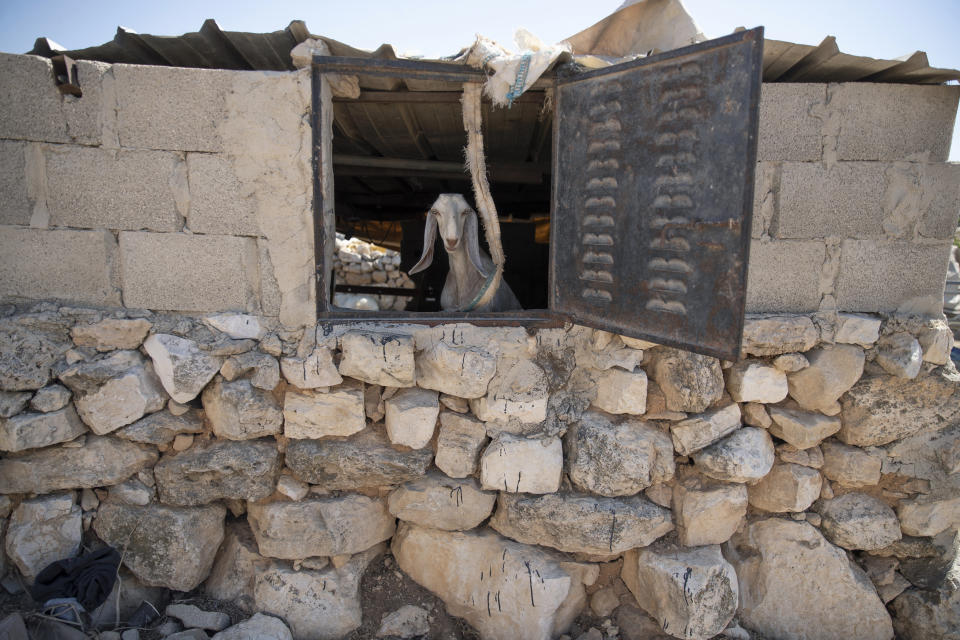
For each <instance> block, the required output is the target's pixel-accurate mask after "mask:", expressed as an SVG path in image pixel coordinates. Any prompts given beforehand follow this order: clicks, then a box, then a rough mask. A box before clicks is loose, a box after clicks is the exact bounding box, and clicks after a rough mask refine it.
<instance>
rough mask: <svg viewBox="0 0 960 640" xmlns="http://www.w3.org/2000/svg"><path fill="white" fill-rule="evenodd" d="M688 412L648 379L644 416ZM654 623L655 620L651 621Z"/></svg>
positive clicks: (658, 417)
mask: <svg viewBox="0 0 960 640" xmlns="http://www.w3.org/2000/svg"><path fill="white" fill-rule="evenodd" d="M686 417H687V414H686V413H685V412H683V411H671V410H669V409H667V397H666V396H665V395H663V391H662V390H661V389H660V385H658V384H657V383H656V382H655V381H653V380H650V379H647V412H646V413H645V414H644V418H646V419H647V420H683V419H684V418H686ZM651 624H653V621H651Z"/></svg>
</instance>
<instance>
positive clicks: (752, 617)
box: [725, 518, 893, 640]
mask: <svg viewBox="0 0 960 640" xmlns="http://www.w3.org/2000/svg"><path fill="white" fill-rule="evenodd" d="M725 549H726V552H727V554H726V557H727V559H728V560H729V561H730V562H731V563H732V564H733V566H734V567H735V568H736V570H737V578H738V579H739V581H740V584H741V585H743V589H741V591H740V608H739V610H738V612H737V613H738V617H739V619H740V623H741V624H742V625H744V626H746V627H747V628H749V629H751V630H753V631H755V632H757V633H759V634H761V635H762V636H764V637H769V638H784V639H793V640H801V639H808V638H810V639H817V640H849V639H858V640H860V639H862V640H879V639H881V638H882V639H884V640H889V639H890V638H892V637H893V628H892V625H891V623H890V616H889V614H888V613H887V611H886V608H885V607H884V606H883V603H882V602H881V601H880V598H879V597H877V593H876V591H875V590H874V588H873V585H872V584H871V583H870V579H869V578H867V576H866V575H865V574H864V573H863V571H862V570H861V569H860V568H859V567H857V566H856V565H854V564H853V563H851V562H850V561H849V560H848V559H847V554H846V553H845V552H844V551H843V550H842V549H839V548H837V547H835V546H833V545H831V544H830V543H829V542H827V541H826V540H825V539H824V538H823V536H822V535H820V533H819V532H818V531H817V530H816V529H815V528H814V527H812V526H811V525H809V524H807V523H806V522H796V521H791V520H785V519H780V518H770V519H766V520H758V521H755V522H752V523H751V524H749V525H748V526H747V528H746V529H745V530H744V531H743V532H742V533H738V534H736V535H735V536H734V537H733V539H731V541H730V542H729V543H728V545H727V546H726V547H725Z"/></svg>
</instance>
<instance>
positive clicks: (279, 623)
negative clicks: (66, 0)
mask: <svg viewBox="0 0 960 640" xmlns="http://www.w3.org/2000/svg"><path fill="white" fill-rule="evenodd" d="M212 640H293V635H292V634H291V633H290V629H289V628H288V627H287V625H285V624H284V623H283V620H281V619H280V618H274V617H273V616H267V615H264V614H262V613H257V614H254V615H253V617H251V618H248V619H246V620H244V621H243V622H241V623H239V624H235V625H233V626H232V627H230V628H228V629H224V630H223V631H221V632H220V633H218V634H216V635H215V636H213V639H212Z"/></svg>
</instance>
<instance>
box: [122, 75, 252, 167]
mask: <svg viewBox="0 0 960 640" xmlns="http://www.w3.org/2000/svg"><path fill="white" fill-rule="evenodd" d="M236 73H241V72H238V71H222V70H218V69H183V68H180V67H146V66H139V65H127V64H115V65H113V76H114V78H115V79H116V91H117V104H118V111H117V130H118V132H119V135H120V146H121V147H128V148H141V149H172V150H177V151H220V149H221V146H222V145H221V141H220V135H219V134H218V132H217V125H218V124H219V123H220V122H222V121H223V119H224V118H225V117H226V109H225V100H226V95H227V92H228V91H229V90H230V85H231V77H232V76H233V75H234V74H236Z"/></svg>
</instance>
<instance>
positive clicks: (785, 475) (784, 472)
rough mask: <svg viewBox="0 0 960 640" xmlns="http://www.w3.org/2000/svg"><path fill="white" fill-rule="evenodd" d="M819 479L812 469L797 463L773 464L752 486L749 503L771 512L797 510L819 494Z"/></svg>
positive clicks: (805, 506) (806, 507)
mask: <svg viewBox="0 0 960 640" xmlns="http://www.w3.org/2000/svg"><path fill="white" fill-rule="evenodd" d="M822 486H823V478H821V477H820V474H819V473H818V472H817V470H816V469H811V468H809V467H804V466H801V465H799V464H791V463H786V464H775V465H773V468H772V469H770V473H768V474H767V475H765V476H764V477H763V478H762V479H761V480H760V481H759V482H757V483H756V484H754V485H752V486H751V487H750V488H749V490H748V492H749V499H750V505H751V506H753V507H755V508H757V509H761V510H763V511H770V512H772V513H787V512H790V513H801V512H803V511H806V510H807V509H808V508H809V507H810V505H812V504H813V503H814V501H816V500H817V498H819V497H820V489H821V488H822Z"/></svg>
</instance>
